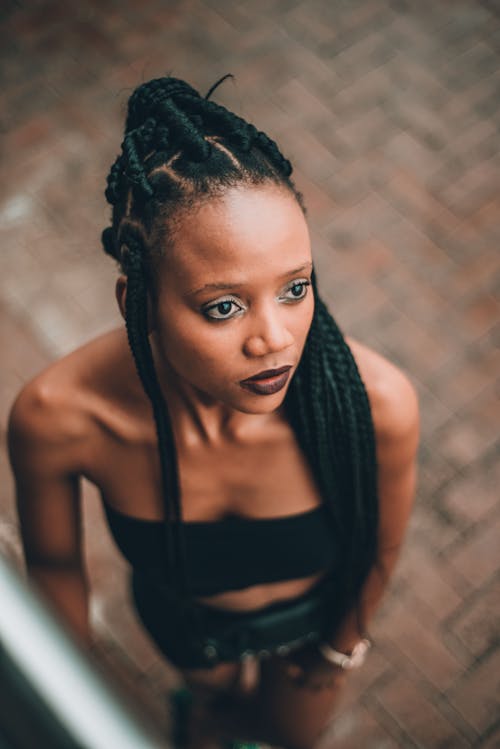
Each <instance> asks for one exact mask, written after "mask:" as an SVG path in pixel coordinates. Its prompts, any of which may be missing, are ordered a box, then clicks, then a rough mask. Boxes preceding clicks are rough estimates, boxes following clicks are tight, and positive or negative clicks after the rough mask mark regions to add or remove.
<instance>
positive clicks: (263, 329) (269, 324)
mask: <svg viewBox="0 0 500 749" xmlns="http://www.w3.org/2000/svg"><path fill="white" fill-rule="evenodd" d="M283 313H284V310H282V309H276V308H275V309H272V310H270V309H269V308H267V309H266V310H262V312H261V313H260V314H255V316H254V320H253V322H252V324H251V329H250V332H249V335H248V337H247V338H246V339H245V342H244V346H243V348H244V352H245V354H246V355H247V356H265V355H266V354H273V353H278V352H280V351H283V350H284V349H286V348H288V347H289V346H291V345H292V344H293V343H294V337H293V335H292V334H291V332H290V331H289V330H288V328H287V326H286V324H285V322H284V320H283V319H282V315H283Z"/></svg>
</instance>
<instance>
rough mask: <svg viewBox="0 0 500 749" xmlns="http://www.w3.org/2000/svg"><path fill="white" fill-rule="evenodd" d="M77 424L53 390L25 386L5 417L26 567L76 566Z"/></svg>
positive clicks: (35, 383) (34, 384)
mask: <svg viewBox="0 0 500 749" xmlns="http://www.w3.org/2000/svg"><path fill="white" fill-rule="evenodd" d="M80 427H81V419H80V418H79V417H78V414H77V412H76V410H75V409H74V408H71V406H68V405H67V404H65V401H64V399H63V398H62V397H61V395H60V394H58V393H57V392H56V391H55V390H54V389H52V388H50V387H47V386H46V385H44V384H42V383H41V382H40V381H37V380H35V381H32V382H31V383H28V384H27V385H26V386H25V387H24V388H23V389H22V390H21V392H20V393H19V395H18V396H17V398H16V400H15V402H14V404H13V406H12V408H11V410H10V413H9V422H8V431H7V444H8V451H9V460H10V464H11V467H12V471H13V474H14V480H15V488H16V503H17V509H18V515H19V522H20V531H21V539H22V542H23V547H24V552H25V556H26V562H27V564H28V566H31V565H42V566H45V565H47V566H56V567H57V566H78V565H80V563H81V542H80V539H81V532H80V529H81V522H80V501H79V500H80V493H79V473H78V454H79V446H80V443H81V428H80Z"/></svg>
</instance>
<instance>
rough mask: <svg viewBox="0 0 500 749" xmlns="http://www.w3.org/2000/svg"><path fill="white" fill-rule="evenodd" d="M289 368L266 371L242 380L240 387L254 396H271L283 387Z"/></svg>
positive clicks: (289, 366)
mask: <svg viewBox="0 0 500 749" xmlns="http://www.w3.org/2000/svg"><path fill="white" fill-rule="evenodd" d="M291 368H292V367H291V365H288V366H286V367H279V369H266V370H264V371H263V372H259V373H258V374H256V375H254V376H253V377H249V378H248V379H246V380H242V381H241V382H240V385H241V387H243V388H246V389H247V390H250V391H251V392H252V393H255V394H256V395H273V393H277V392H278V391H279V390H281V389H282V388H284V387H285V385H286V383H287V382H288V377H289V375H290V370H291Z"/></svg>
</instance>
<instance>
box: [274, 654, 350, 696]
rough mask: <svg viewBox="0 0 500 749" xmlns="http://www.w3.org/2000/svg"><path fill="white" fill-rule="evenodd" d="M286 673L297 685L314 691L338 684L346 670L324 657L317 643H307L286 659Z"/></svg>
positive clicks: (342, 679) (343, 677)
mask: <svg viewBox="0 0 500 749" xmlns="http://www.w3.org/2000/svg"><path fill="white" fill-rule="evenodd" d="M284 660H285V673H286V674H287V676H288V678H289V679H290V680H291V681H293V682H294V683H295V684H296V686H298V687H302V688H304V689H310V690H312V691H319V690H320V689H327V688H330V689H331V688H332V687H334V686H337V685H338V684H339V683H341V682H343V681H344V679H345V677H346V671H344V670H343V669H342V668H340V667H339V666H335V665H334V664H333V663H329V662H328V661H327V660H326V658H324V657H323V656H322V655H321V653H320V651H319V650H318V646H317V645H307V646H306V647H304V648H301V649H300V650H297V651H296V652H295V653H291V654H290V655H289V656H287V657H286V658H285V659H284Z"/></svg>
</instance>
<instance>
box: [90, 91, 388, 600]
mask: <svg viewBox="0 0 500 749" xmlns="http://www.w3.org/2000/svg"><path fill="white" fill-rule="evenodd" d="M221 80H223V79H221ZM218 83H220V81H219V82H218ZM218 83H216V84H215V85H214V86H213V87H212V88H211V89H210V91H209V93H208V94H207V97H208V96H209V95H210V94H211V93H212V91H213V90H214V89H215V87H216V86H217V85H218ZM218 144H220V147H218ZM228 152H229V154H230V157H229V156H228V155H227V154H228ZM291 174H292V166H291V164H290V162H289V161H288V160H287V159H286V158H285V157H284V156H283V155H282V154H281V152H280V150H279V148H278V146H277V145H276V143H275V142H274V141H273V140H271V139H270V138H269V137H268V136H267V135H266V134H265V133H263V132H261V131H258V130H257V129H256V128H255V127H254V126H253V125H252V124H250V123H248V122H246V121H245V120H243V119H242V118H240V117H238V116H236V115H235V114H233V113H232V112H230V111H229V110H227V109H226V108H225V107H223V106H221V105H219V104H216V103H215V102H213V101H209V100H208V98H205V99H203V98H202V97H201V96H200V95H199V94H198V92H197V91H196V90H195V89H193V88H192V87H191V86H189V85H188V84H187V83H185V82H184V81H180V80H178V79H176V78H159V79H155V80H153V81H150V82H148V83H145V84H142V85H141V86H139V87H138V88H137V89H136V91H135V92H134V93H133V94H132V96H131V98H130V101H129V109H128V116H127V122H126V130H125V139H124V142H123V144H122V154H121V155H120V156H119V157H118V158H117V160H116V161H115V163H114V165H113V166H112V168H111V171H110V175H109V177H108V187H107V190H106V197H107V199H108V201H109V202H110V203H111V204H112V205H113V206H114V209H113V226H112V227H110V228H108V229H106V230H105V231H104V232H103V245H104V248H105V250H106V252H108V253H109V254H110V255H112V256H113V257H115V258H116V259H117V260H118V262H121V264H122V269H123V270H124V272H125V273H126V274H127V275H128V291H127V330H128V336H129V343H130V347H131V349H132V352H133V355H134V359H135V361H136V365H137V370H138V372H139V376H140V377H141V381H142V383H143V386H144V389H145V391H146V393H147V395H148V397H149V398H150V400H151V402H152V405H153V412H154V418H155V422H156V426H157V432H158V444H159V450H160V458H161V465H162V476H163V493H164V497H165V503H166V506H167V510H166V525H167V530H168V532H169V534H170V535H169V536H168V538H167V544H168V545H169V554H175V557H176V558H175V560H174V559H173V558H171V559H170V561H169V567H170V571H172V570H174V569H175V570H177V571H178V572H180V573H181V578H182V579H183V580H185V577H186V576H185V558H184V556H183V550H184V546H183V536H182V527H181V526H182V524H181V519H182V517H181V503H180V491H179V483H178V475H177V465H176V460H175V457H176V456H175V443H174V440H173V435H172V428H171V424H170V419H169V416H168V409H167V406H166V404H165V402H164V399H163V397H162V394H161V390H160V387H159V384H158V380H157V377H156V374H155V371H154V364H153V359H152V354H151V349H150V346H149V341H148V338H147V322H146V318H145V314H146V313H145V309H146V293H147V291H146V289H147V286H148V283H150V281H147V280H146V277H147V268H146V265H147V260H150V259H151V258H150V257H148V258H146V248H145V242H144V239H143V236H142V235H141V234H139V235H138V234H137V232H134V231H128V230H127V232H123V231H122V227H123V226H124V225H125V226H127V225H128V224H127V221H125V224H124V217H126V218H127V219H130V220H133V221H135V222H137V223H138V224H139V225H141V226H142V227H143V229H144V232H143V234H146V235H147V236H148V239H149V240H150V241H149V243H148V244H149V251H153V250H152V249H151V248H153V247H154V246H155V241H154V240H155V239H156V240H158V238H160V239H161V238H162V235H161V232H160V230H159V229H158V228H157V227H158V226H159V225H165V224H166V225H167V226H168V224H169V218H170V217H171V216H173V215H174V212H175V210H176V209H180V208H182V207H183V205H187V206H189V205H190V204H192V201H193V200H196V199H203V198H207V197H210V196H215V195H219V194H220V193H221V190H225V189H227V188H229V187H231V186H237V185H241V184H259V183H262V182H266V181H267V182H271V183H275V184H277V185H280V186H285V187H286V188H287V189H289V190H291V191H292V193H293V194H294V195H295V196H296V198H297V200H298V202H299V203H300V204H301V205H302V201H301V196H300V193H298V191H297V190H296V188H295V186H294V184H293V182H292V181H291V179H290V177H291ZM130 196H132V197H133V200H132V201H130ZM129 223H130V222H129ZM129 228H130V227H129ZM155 231H156V232H157V233H156V235H155ZM125 239H126V240H127V241H125ZM167 239H168V236H167ZM123 243H125V244H127V246H128V248H129V253H130V257H129V258H128V260H127V263H126V266H127V267H125V264H124V262H123V260H122V257H121V255H120V251H119V247H120V245H121V244H123ZM157 244H158V241H157ZM156 251H159V252H161V248H160V249H159V250H156ZM148 267H149V266H148ZM312 287H313V293H314V299H315V311H314V317H313V321H312V324H311V328H310V331H309V334H308V338H307V341H306V345H305V348H304V352H303V355H302V358H301V361H300V364H299V366H298V368H297V371H296V373H295V375H294V377H293V379H292V381H291V383H290V387H289V389H288V392H287V395H286V398H285V408H286V412H287V416H288V418H289V421H290V424H291V426H292V428H293V430H294V432H295V434H296V437H297V440H298V442H299V444H300V445H301V447H302V449H303V451H304V453H305V454H306V456H307V458H308V459H309V461H310V463H311V466H312V467H313V469H314V474H315V476H316V477H317V480H318V485H319V488H320V491H321V493H322V496H323V498H324V501H325V503H326V505H327V506H328V507H329V509H330V516H331V522H332V525H333V527H334V530H335V534H336V537H337V538H339V542H340V543H341V545H342V553H343V555H344V556H343V559H344V560H345V575H344V577H343V580H339V582H343V583H344V589H343V593H341V595H343V599H342V603H343V610H344V611H345V607H346V606H348V605H349V604H350V603H352V601H354V600H356V597H357V596H358V595H359V591H360V588H361V585H362V583H363V581H364V579H365V578H366V575H367V574H368V571H369V569H370V568H371V566H372V564H373V562H374V560H375V558H376V550H377V549H376V543H377V541H376V539H377V529H378V498H377V466H376V457H375V434H374V428H373V422H372V418H371V412H370V405H369V401H368V396H367V393H366V389H365V387H364V384H363V382H362V379H361V377H360V373H359V371H358V368H357V366H356V363H355V360H354V358H353V356H352V353H351V351H350V349H349V347H348V345H347V343H346V341H345V339H344V337H343V335H342V332H341V331H340V329H339V328H338V326H337V324H336V322H335V320H334V319H333V318H332V316H331V315H330V313H329V311H328V309H327V307H326V305H325V304H324V303H323V301H322V300H321V298H320V296H319V294H318V290H317V286H316V279H315V275H314V273H313V281H312ZM129 295H130V302H129ZM169 529H170V530H169ZM174 561H175V562H176V563H177V564H178V567H177V566H176V565H175V564H174ZM186 582H187V581H186ZM185 589H187V588H186V587H185Z"/></svg>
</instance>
